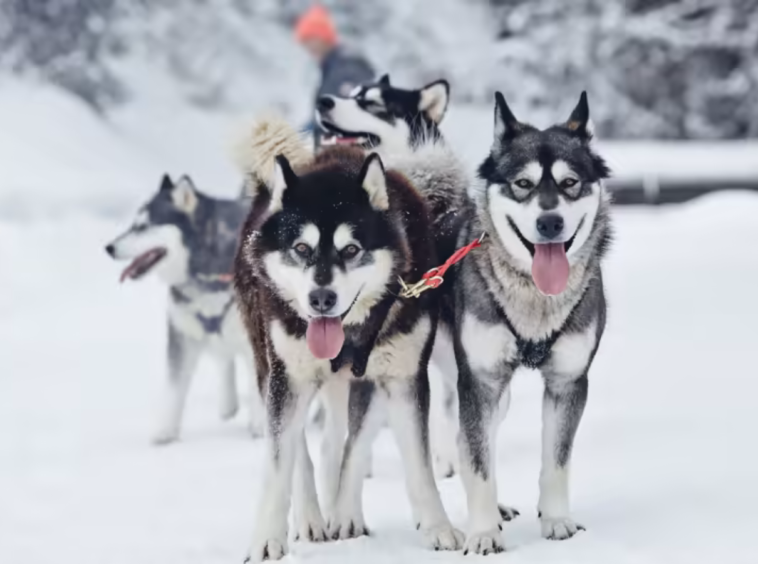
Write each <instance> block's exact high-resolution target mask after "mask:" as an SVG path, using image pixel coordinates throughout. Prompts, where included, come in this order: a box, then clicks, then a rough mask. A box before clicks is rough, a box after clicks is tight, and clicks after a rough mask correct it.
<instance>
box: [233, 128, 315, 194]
mask: <svg viewBox="0 0 758 564" xmlns="http://www.w3.org/2000/svg"><path fill="white" fill-rule="evenodd" d="M277 155H284V156H285V157H286V158H287V160H288V161H289V162H290V164H291V165H292V167H293V168H295V169H297V168H298V167H300V166H303V165H305V164H307V163H309V162H311V160H312V159H313V152H312V151H311V150H310V149H309V146H308V143H307V142H306V139H305V137H304V136H303V135H301V134H300V133H298V132H297V131H295V129H294V128H293V127H292V126H291V125H290V124H289V123H287V121H286V120H284V119H283V118H281V117H279V116H276V115H267V116H263V117H261V118H259V119H257V120H256V121H255V122H254V123H253V124H252V127H251V128H250V129H249V130H248V132H247V133H246V135H245V136H244V137H243V138H242V139H241V140H240V142H239V143H238V144H237V147H236V148H235V155H234V157H235V159H234V160H235V161H236V163H237V166H238V167H239V169H240V170H241V172H242V174H243V175H244V177H245V186H244V188H243V192H244V195H245V196H247V197H251V198H255V197H256V196H257V195H258V194H259V192H260V191H261V190H262V189H267V188H266V184H267V183H268V182H269V181H270V180H271V178H272V176H273V174H274V162H275V159H276V157H277Z"/></svg>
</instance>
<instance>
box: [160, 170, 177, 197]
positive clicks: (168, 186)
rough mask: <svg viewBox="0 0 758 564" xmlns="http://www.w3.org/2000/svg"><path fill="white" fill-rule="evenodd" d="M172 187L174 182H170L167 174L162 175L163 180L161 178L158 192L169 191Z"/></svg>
mask: <svg viewBox="0 0 758 564" xmlns="http://www.w3.org/2000/svg"><path fill="white" fill-rule="evenodd" d="M173 187H174V181H173V180H171V177H170V176H169V175H168V173H166V174H164V175H163V178H161V186H160V188H159V190H160V191H161V192H163V191H166V190H171V189H172V188H173Z"/></svg>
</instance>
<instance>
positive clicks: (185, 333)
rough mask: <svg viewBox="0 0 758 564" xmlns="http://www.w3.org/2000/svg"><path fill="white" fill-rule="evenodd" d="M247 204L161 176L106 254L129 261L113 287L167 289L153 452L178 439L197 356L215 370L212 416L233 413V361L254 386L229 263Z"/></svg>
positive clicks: (257, 402)
mask: <svg viewBox="0 0 758 564" xmlns="http://www.w3.org/2000/svg"><path fill="white" fill-rule="evenodd" d="M247 210H248V203H246V202H245V201H244V200H222V199H217V198H212V197H210V196H207V195H205V194H203V193H201V192H200V191H198V190H197V189H196V188H195V186H194V184H193V182H192V180H191V179H190V178H189V177H187V176H183V177H181V178H180V179H179V180H178V181H177V182H176V183H174V182H173V181H172V180H171V178H169V176H168V175H165V176H164V177H163V179H162V181H161V184H160V187H159V189H158V191H157V193H155V194H154V195H153V197H152V198H151V199H150V201H148V202H147V203H146V204H145V205H144V206H142V208H140V210H139V212H138V213H137V217H136V218H135V220H134V222H133V223H132V225H131V227H130V228H129V229H128V230H127V231H126V232H125V233H123V234H122V235H120V236H118V237H117V238H116V239H114V240H113V241H112V242H111V243H109V244H108V245H107V246H106V251H107V252H108V254H109V255H110V256H111V257H113V258H114V259H116V260H128V261H130V262H129V264H128V266H127V267H126V268H125V269H124V271H123V273H122V274H121V281H124V280H126V279H131V280H139V279H141V278H142V277H143V276H146V275H147V274H148V273H150V274H156V275H158V276H159V277H160V278H161V280H162V281H163V282H165V283H166V284H167V285H168V287H169V300H168V323H167V325H168V350H167V360H168V374H167V378H166V386H165V388H166V389H165V399H164V402H163V407H162V410H161V413H160V417H159V420H158V424H157V428H156V430H155V434H154V436H153V441H154V442H155V443H156V444H166V443H170V442H173V441H175V440H176V439H178V438H179V434H180V428H181V420H182V413H183V410H184V404H185V400H186V396H187V392H188V390H189V386H190V382H191V379H192V376H193V373H194V371H195V369H196V367H197V364H198V361H199V359H200V357H201V354H203V353H204V352H207V353H210V354H211V355H212V356H214V357H215V358H216V359H217V360H218V361H219V363H220V367H221V376H222V386H221V401H220V403H219V412H220V414H221V417H222V418H224V419H230V418H232V417H234V415H235V414H236V413H237V410H238V407H239V399H238V393H237V385H236V370H235V359H237V358H238V357H242V358H244V360H245V362H246V363H247V364H246V367H247V368H248V370H249V372H250V382H251V383H253V382H254V381H255V374H254V370H253V361H252V360H253V359H252V356H251V352H250V347H249V345H248V343H247V339H246V337H245V331H244V328H243V326H242V323H241V320H240V317H239V313H238V310H237V307H236V306H235V303H234V295H233V292H232V287H231V284H232V275H231V272H232V263H233V260H234V253H235V252H236V249H237V242H238V236H239V231H240V227H241V225H242V221H243V219H244V218H245V216H246V213H247ZM249 404H250V405H249V407H250V415H249V417H250V419H249V421H250V432H251V433H252V434H253V436H258V435H260V434H261V432H262V421H263V418H264V415H263V411H262V410H263V407H262V402H261V398H260V393H259V390H258V387H257V385H255V384H251V386H250V399H249Z"/></svg>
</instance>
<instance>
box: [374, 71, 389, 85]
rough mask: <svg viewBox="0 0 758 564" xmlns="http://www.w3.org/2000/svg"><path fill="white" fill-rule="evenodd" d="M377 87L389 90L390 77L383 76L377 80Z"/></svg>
mask: <svg viewBox="0 0 758 564" xmlns="http://www.w3.org/2000/svg"><path fill="white" fill-rule="evenodd" d="M377 84H378V85H379V86H381V87H382V88H389V87H390V75H388V74H383V75H382V78H380V79H379V82H377Z"/></svg>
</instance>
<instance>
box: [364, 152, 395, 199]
mask: <svg viewBox="0 0 758 564" xmlns="http://www.w3.org/2000/svg"><path fill="white" fill-rule="evenodd" d="M363 189H364V190H365V191H366V193H367V194H368V198H369V202H371V206H372V207H373V208H374V209H376V210H380V211H385V210H388V209H389V207H390V201H389V196H388V195H387V179H386V178H385V177H384V167H383V165H382V162H381V160H380V159H379V158H378V157H374V158H373V159H371V162H370V163H369V165H368V170H366V177H365V178H364V179H363Z"/></svg>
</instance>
